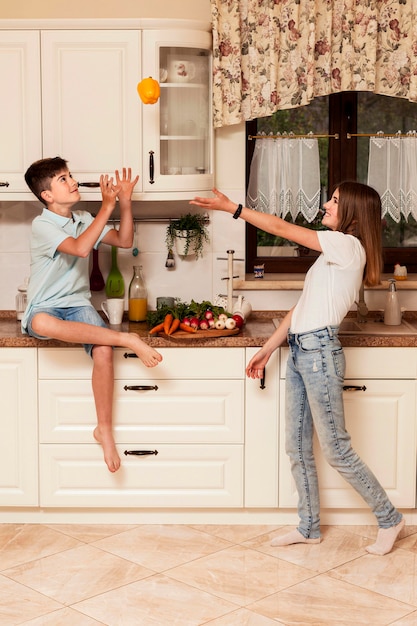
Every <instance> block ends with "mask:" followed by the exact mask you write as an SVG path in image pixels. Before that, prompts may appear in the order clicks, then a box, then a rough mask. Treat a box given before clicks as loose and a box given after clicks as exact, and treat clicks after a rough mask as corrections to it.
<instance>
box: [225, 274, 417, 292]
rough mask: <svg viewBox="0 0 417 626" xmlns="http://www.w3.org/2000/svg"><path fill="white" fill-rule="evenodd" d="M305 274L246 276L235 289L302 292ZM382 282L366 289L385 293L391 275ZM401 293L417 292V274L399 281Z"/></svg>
mask: <svg viewBox="0 0 417 626" xmlns="http://www.w3.org/2000/svg"><path fill="white" fill-rule="evenodd" d="M304 277H305V274H265V276H264V278H255V277H254V276H253V275H251V274H246V276H245V278H243V279H241V278H239V279H235V280H234V281H233V289H236V290H239V291H275V290H278V291H301V290H302V289H303V287H304ZM381 278H382V282H381V284H380V285H377V286H376V287H365V289H366V290H372V291H384V290H386V289H388V280H389V279H390V278H393V276H392V275H390V274H383V275H382V277H381ZM397 289H398V290H399V291H412V290H417V274H409V275H408V277H407V280H397Z"/></svg>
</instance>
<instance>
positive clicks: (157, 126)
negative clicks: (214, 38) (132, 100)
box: [142, 30, 213, 191]
mask: <svg viewBox="0 0 417 626" xmlns="http://www.w3.org/2000/svg"><path fill="white" fill-rule="evenodd" d="M210 50H211V35H210V34H209V33H206V32H202V31H191V30H171V31H166V30H165V31H158V30H153V31H145V32H144V33H143V61H142V67H143V71H142V76H143V77H147V76H153V77H154V78H156V79H157V80H160V87H161V96H160V99H159V102H158V103H157V104H156V105H145V106H144V107H143V158H144V164H145V168H144V172H143V188H144V190H145V191H174V190H176V191H187V190H188V191H191V190H195V191H197V190H200V189H211V188H212V186H213V133H212V129H211V127H212V122H211V119H212V115H211V52H210ZM146 164H147V165H146Z"/></svg>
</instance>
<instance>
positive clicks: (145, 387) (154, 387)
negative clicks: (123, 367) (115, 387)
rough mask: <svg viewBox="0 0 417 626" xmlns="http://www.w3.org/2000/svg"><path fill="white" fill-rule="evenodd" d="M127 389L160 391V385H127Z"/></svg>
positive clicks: (125, 387)
mask: <svg viewBox="0 0 417 626" xmlns="http://www.w3.org/2000/svg"><path fill="white" fill-rule="evenodd" d="M123 389H124V390H125V391H158V385H125V386H124V387H123Z"/></svg>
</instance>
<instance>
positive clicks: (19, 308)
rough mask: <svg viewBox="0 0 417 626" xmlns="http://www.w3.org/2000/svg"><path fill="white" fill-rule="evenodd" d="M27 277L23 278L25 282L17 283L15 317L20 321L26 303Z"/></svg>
mask: <svg viewBox="0 0 417 626" xmlns="http://www.w3.org/2000/svg"><path fill="white" fill-rule="evenodd" d="M28 283H29V279H28V278H25V282H24V283H22V284H21V285H19V287H18V288H17V294H16V319H17V320H18V321H20V320H21V319H22V317H23V313H24V312H25V309H26V305H27V290H28Z"/></svg>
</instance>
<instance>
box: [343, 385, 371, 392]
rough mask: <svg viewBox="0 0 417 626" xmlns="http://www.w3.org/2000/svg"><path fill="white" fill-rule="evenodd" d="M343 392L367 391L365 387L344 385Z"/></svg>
mask: <svg viewBox="0 0 417 626" xmlns="http://www.w3.org/2000/svg"><path fill="white" fill-rule="evenodd" d="M343 391H366V387H365V385H343Z"/></svg>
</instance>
